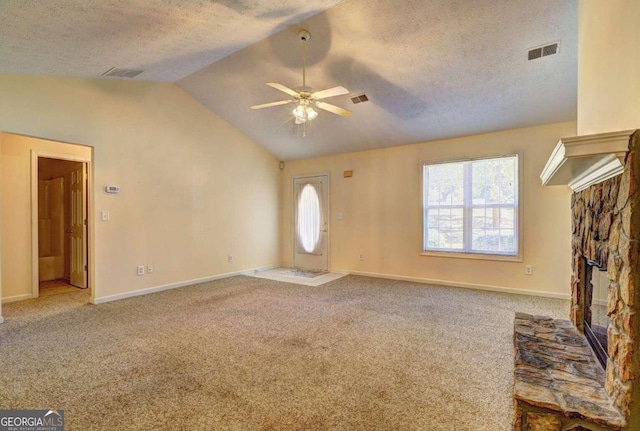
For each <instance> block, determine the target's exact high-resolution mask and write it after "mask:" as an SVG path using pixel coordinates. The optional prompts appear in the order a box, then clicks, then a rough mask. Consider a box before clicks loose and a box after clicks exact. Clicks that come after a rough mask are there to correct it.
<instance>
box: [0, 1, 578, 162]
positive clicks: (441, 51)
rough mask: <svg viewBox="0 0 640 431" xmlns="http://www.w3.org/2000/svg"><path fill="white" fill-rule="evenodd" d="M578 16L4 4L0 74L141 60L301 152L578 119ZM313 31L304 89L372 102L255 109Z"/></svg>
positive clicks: (541, 8) (72, 72) (522, 8)
mask: <svg viewBox="0 0 640 431" xmlns="http://www.w3.org/2000/svg"><path fill="white" fill-rule="evenodd" d="M577 25H578V23H577V0H563V1H557V0H536V1H530V0H474V1H469V0H344V1H340V0H305V1H299V0H237V1H233V0H220V1H206V0H47V1H41V2H24V1H22V0H4V1H2V2H1V3H0V73H16V74H37V75H57V76H80V77H94V78H97V79H114V78H101V75H102V74H103V73H104V72H105V71H107V70H108V69H110V68H111V67H114V66H115V67H123V68H133V69H143V70H144V72H143V73H142V74H140V75H138V76H137V77H136V78H134V79H135V80H148V81H170V82H175V83H177V85H179V86H180V87H181V88H183V89H184V90H185V91H187V92H189V93H190V94H191V95H192V96H193V97H195V98H196V99H197V100H199V101H200V102H201V103H202V104H203V105H205V106H206V107H208V108H209V109H211V110H212V111H214V112H215V113H216V114H218V115H220V116H221V117H223V118H224V119H226V120H227V121H229V122H230V123H231V124H233V125H234V126H235V127H237V128H238V129H240V130H241V131H242V132H243V133H245V134H246V135H248V136H249V137H251V138H252V139H253V140H254V141H256V142H257V143H258V144H259V145H261V146H263V147H264V148H266V149H267V150H268V151H270V152H271V153H272V154H273V155H274V156H276V157H277V158H279V159H281V160H290V159H297V158H305V157H314V156H321V155H329V154H337V153H344V152H349V151H359V150H366V149H373V148H383V147H390V146H396V145H403V144H409V143H414V142H423V141H429V140H434V139H442V138H449V137H457V136H463V135H470V134H477V133H484V132H491V131H496V130H504V129H510V128H516V127H526V126H533V125H538V124H545V123H552V122H559V121H569V120H575V118H576V86H577ZM302 28H305V29H307V30H309V32H310V33H311V40H310V41H309V43H308V46H307V56H308V59H307V85H308V86H311V87H312V88H313V89H314V90H322V89H326V88H330V87H334V86H338V85H341V86H344V87H346V88H347V89H349V90H350V95H358V94H362V93H365V94H366V95H367V97H368V98H369V101H368V102H365V103H360V104H357V105H354V104H352V102H351V101H350V99H349V96H348V95H346V96H338V97H334V98H331V99H328V100H327V101H328V102H330V103H332V104H334V105H337V106H340V107H343V108H346V109H350V110H352V111H353V115H352V116H351V117H349V118H342V117H339V116H337V115H334V114H332V113H329V112H326V111H322V110H321V111H320V114H319V116H318V118H316V119H315V120H313V121H311V122H308V123H307V124H306V125H305V126H304V127H303V126H302V125H296V124H294V121H293V116H292V115H291V109H292V105H283V106H276V107H272V108H267V109H262V110H251V109H250V106H252V105H256V104H261V103H266V102H271V101H277V100H283V99H287V95H286V94H284V93H281V92H279V91H277V90H275V89H273V88H271V87H268V86H266V85H265V83H266V82H279V83H281V84H284V85H286V86H288V87H291V88H295V87H298V86H300V85H302V69H301V64H302V44H301V41H300V39H299V38H298V36H297V33H298V31H299V30H300V29H302ZM558 41H559V43H560V45H559V52H558V54H555V55H550V56H548V57H542V58H539V59H536V60H532V61H527V51H528V50H529V49H530V48H534V47H537V46H540V45H544V44H547V43H552V42H558ZM305 135H306V136H305Z"/></svg>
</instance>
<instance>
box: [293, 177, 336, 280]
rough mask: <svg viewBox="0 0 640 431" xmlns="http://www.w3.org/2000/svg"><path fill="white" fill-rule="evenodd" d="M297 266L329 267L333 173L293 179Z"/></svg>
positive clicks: (295, 257)
mask: <svg viewBox="0 0 640 431" xmlns="http://www.w3.org/2000/svg"><path fill="white" fill-rule="evenodd" d="M293 197H294V205H293V220H294V235H293V238H294V244H293V266H294V267H295V268H300V269H308V270H320V271H328V269H329V175H326V174H325V175H316V176H307V177H296V178H294V179H293Z"/></svg>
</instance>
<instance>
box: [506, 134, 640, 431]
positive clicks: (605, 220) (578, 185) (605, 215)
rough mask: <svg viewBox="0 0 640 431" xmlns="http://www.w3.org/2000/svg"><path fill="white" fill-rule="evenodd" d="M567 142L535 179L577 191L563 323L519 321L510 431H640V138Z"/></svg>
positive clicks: (522, 317)
mask: <svg viewBox="0 0 640 431" xmlns="http://www.w3.org/2000/svg"><path fill="white" fill-rule="evenodd" d="M567 142H568V144H566V145H565V143H563V142H562V141H561V142H560V143H559V144H558V146H557V147H556V150H554V153H553V154H552V156H551V158H550V159H549V162H548V163H547V166H546V167H545V170H544V171H543V174H542V175H541V178H542V180H543V184H545V185H557V184H565V185H566V184H568V185H569V186H570V187H571V188H572V189H573V190H574V193H573V194H572V198H571V212H572V218H573V222H572V230H573V232H572V256H571V259H572V274H571V308H570V316H569V317H570V321H567V320H554V319H550V318H545V317H542V316H531V315H528V314H524V313H517V314H516V319H515V326H514V343H515V355H516V357H515V387H514V399H515V410H514V413H515V414H514V429H515V430H516V431H521V430H528V431H564V430H571V431H574V430H581V431H584V430H597V431H601V430H626V431H632V430H640V342H639V338H638V337H639V334H640V315H638V312H639V310H640V131H624V132H616V133H610V134H601V135H592V136H585V137H575V138H569V139H567ZM563 145H565V146H563ZM572 157H573V158H574V159H573V160H571V158H572ZM588 338H589V339H590V344H591V345H590V344H588V343H587V339H588ZM598 345H599V346H600V347H598ZM598 349H600V352H598ZM596 357H598V359H599V360H600V364H598V361H597V359H596Z"/></svg>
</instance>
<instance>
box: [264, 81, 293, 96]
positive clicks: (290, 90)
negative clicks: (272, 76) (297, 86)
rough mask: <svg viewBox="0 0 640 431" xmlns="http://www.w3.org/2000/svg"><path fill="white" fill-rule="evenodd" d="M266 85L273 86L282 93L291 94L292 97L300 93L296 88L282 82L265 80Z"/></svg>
mask: <svg viewBox="0 0 640 431" xmlns="http://www.w3.org/2000/svg"><path fill="white" fill-rule="evenodd" d="M267 85H268V86H269V87H272V88H275V89H276V90H280V91H282V92H284V93H287V94H288V95H289V96H293V97H299V96H300V93H298V92H297V91H296V90H292V89H290V88H289V87H285V86H284V85H282V84H278V83H277V82H267Z"/></svg>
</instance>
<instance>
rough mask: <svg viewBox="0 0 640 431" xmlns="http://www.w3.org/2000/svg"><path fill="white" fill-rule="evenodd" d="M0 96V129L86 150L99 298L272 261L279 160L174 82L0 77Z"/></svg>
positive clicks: (25, 289) (275, 254) (4, 251)
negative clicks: (106, 189)
mask: <svg viewBox="0 0 640 431" xmlns="http://www.w3.org/2000/svg"><path fill="white" fill-rule="evenodd" d="M0 94H1V95H2V97H0V130H2V131H5V132H11V133H17V134H24V135H31V136H36V137H42V138H47V139H52V140H59V141H65V142H71V143H78V144H83V145H88V146H91V147H93V148H94V152H93V173H94V186H95V210H96V214H95V217H94V218H93V219H92V220H91V222H93V223H95V274H94V275H95V295H96V299H97V300H98V301H99V300H100V299H101V298H102V299H104V298H107V297H109V296H112V295H119V294H126V293H128V292H134V291H139V290H141V289H145V288H151V287H157V286H163V285H166V284H172V283H179V282H183V281H189V280H195V279H200V278H207V277H213V276H216V275H221V274H226V273H231V272H234V271H240V270H244V269H250V268H255V267H261V266H266V265H274V264H277V263H279V254H278V244H279V232H278V228H279V222H278V218H279V211H278V201H279V181H280V180H279V169H278V161H277V160H275V159H274V158H273V157H272V156H271V155H270V154H268V153H267V152H266V151H264V150H263V149H261V148H260V147H259V146H257V145H256V144H255V143H254V142H253V141H251V140H250V139H249V138H247V137H246V136H245V135H243V134H242V133H240V132H239V131H238V130H237V129H235V128H233V127H232V126H231V125H230V124H228V123H227V122H225V121H224V120H222V119H221V118H220V117H218V116H216V115H215V114H213V113H212V112H210V111H209V110H207V109H206V108H204V107H203V106H202V105H200V104H199V103H198V102H197V101H195V100H194V99H193V98H192V97H191V96H189V95H188V94H187V93H186V92H184V91H183V90H181V89H180V88H179V87H177V86H176V85H174V84H167V83H145V82H135V81H122V80H108V79H78V78H52V77H26V76H15V75H0ZM104 184H116V185H118V186H120V187H121V190H122V192H121V194H120V195H118V196H113V195H106V194H105V193H103V192H102V191H101V189H102V187H103V185H104ZM4 186H5V185H4V184H3V187H4ZM101 210H107V211H110V214H111V221H109V222H102V221H100V220H99V212H100V211H101ZM25 240H26V239H25ZM1 252H2V255H3V256H6V255H7V254H10V253H11V250H10V249H7V247H2V250H1ZM230 253H232V254H233V255H234V262H233V263H229V262H227V255H228V254H230ZM148 264H151V265H154V273H153V274H151V275H145V276H142V277H138V276H136V271H135V269H136V265H148ZM23 269H24V268H23ZM7 270H8V269H7V268H3V272H6V271H7ZM7 289H10V292H11V294H12V295H18V294H21V293H22V292H25V293H26V292H28V291H29V289H30V287H29V286H23V285H22V284H21V285H18V286H11V287H10V288H7ZM3 295H4V292H3Z"/></svg>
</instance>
